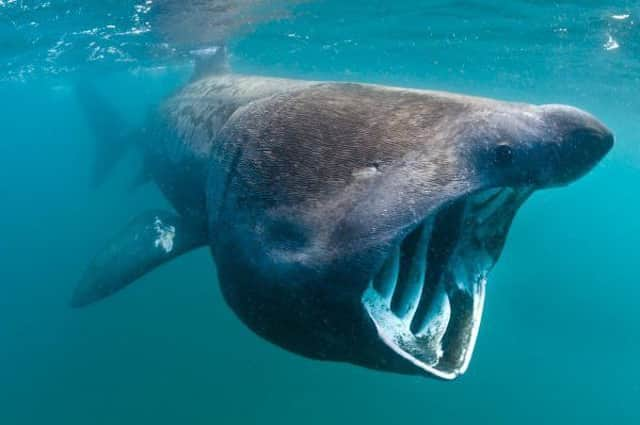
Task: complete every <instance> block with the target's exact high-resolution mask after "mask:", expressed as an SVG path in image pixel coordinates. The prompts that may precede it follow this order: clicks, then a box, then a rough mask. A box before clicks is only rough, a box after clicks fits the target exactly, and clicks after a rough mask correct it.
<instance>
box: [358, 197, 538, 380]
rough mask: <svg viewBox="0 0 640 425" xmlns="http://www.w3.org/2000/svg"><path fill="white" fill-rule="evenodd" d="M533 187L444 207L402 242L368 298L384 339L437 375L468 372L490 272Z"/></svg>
mask: <svg viewBox="0 0 640 425" xmlns="http://www.w3.org/2000/svg"><path fill="white" fill-rule="evenodd" d="M531 192H532V190H531V189H530V188H517V189H514V188H494V189H488V190H484V191H480V192H476V193H474V194H472V195H469V196H466V197H463V198H461V199H458V200H456V201H454V202H451V203H449V204H447V205H445V206H443V207H441V208H439V209H438V210H437V211H436V212H434V213H433V214H431V215H430V216H428V217H427V218H426V219H425V220H423V221H422V222H421V223H420V224H419V225H418V226H417V227H416V228H415V229H414V230H413V231H412V232H411V233H409V235H407V236H406V237H405V238H404V239H403V240H402V242H401V243H400V244H399V246H397V247H396V248H395V249H394V251H393V252H392V253H391V255H390V256H389V257H388V258H387V260H386V261H385V263H384V264H383V265H382V267H381V268H380V270H379V271H378V272H377V273H376V275H375V276H374V278H373V279H372V280H371V282H370V284H369V287H368V288H367V290H366V291H365V292H364V294H363V296H362V303H363V305H364V307H365V309H366V311H367V313H368V314H369V316H370V317H371V319H372V320H373V322H374V324H375V326H376V328H377V330H378V334H379V336H380V338H381V339H382V340H383V341H384V342H385V344H387V345H388V346H389V347H390V348H391V349H393V350H394V351H395V352H396V353H398V354H399V355H400V356H402V357H403V358H405V359H407V360H408V361H410V362H411V363H413V364H414V365H415V366H417V367H418V368H420V369H422V370H424V371H425V372H427V373H430V374H433V375H435V376H437V377H439V378H443V379H454V378H456V377H457V376H459V375H461V374H463V373H464V372H465V371H466V370H467V368H468V366H469V362H470V361H471V356H472V354H473V349H474V346H475V342H476V338H477V336H478V329H479V327H480V321H481V318H482V309H483V306H484V295H485V285H486V279H487V274H488V273H489V271H490V270H491V268H492V267H493V266H494V264H495V262H496V261H497V259H498V257H499V255H500V252H501V250H502V247H503V245H504V241H505V239H506V236H507V233H508V230H509V227H510V225H511V221H512V220H513V217H514V215H515V213H516V211H517V209H518V208H519V207H520V205H522V203H523V202H524V201H525V200H526V199H527V197H528V196H529V195H530V194H531Z"/></svg>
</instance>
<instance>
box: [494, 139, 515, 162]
mask: <svg viewBox="0 0 640 425" xmlns="http://www.w3.org/2000/svg"><path fill="white" fill-rule="evenodd" d="M494 155H495V157H494V161H495V163H496V165H497V166H499V167H506V166H509V165H511V164H512V163H513V150H512V149H511V147H510V146H509V145H505V144H501V145H498V146H496V148H495V150H494Z"/></svg>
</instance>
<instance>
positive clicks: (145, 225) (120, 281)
mask: <svg viewBox="0 0 640 425" xmlns="http://www.w3.org/2000/svg"><path fill="white" fill-rule="evenodd" d="M206 241H207V232H206V229H204V228H203V226H202V225H200V224H196V223H194V222H193V221H192V220H189V219H185V218H184V217H181V216H178V215H175V214H173V213H169V212H165V211H148V212H145V213H144V214H142V215H140V216H138V217H137V218H135V219H134V220H133V221H132V222H131V223H129V225H128V226H127V227H126V228H125V229H124V230H123V231H122V232H120V234H118V235H117V236H116V237H115V238H114V239H112V240H111V241H110V242H109V243H108V244H107V245H106V246H105V247H104V248H103V249H102V251H100V252H99V253H98V255H96V257H95V258H94V259H93V261H92V262H91V264H90V265H89V268H88V269H87V270H86V271H85V273H84V275H83V276H82V278H81V280H80V282H79V283H78V286H77V287H76V289H75V291H74V293H73V298H72V300H71V305H72V306H73V307H83V306H86V305H88V304H91V303H93V302H96V301H99V300H101V299H103V298H106V297H108V296H109V295H111V294H113V293H115V292H117V291H119V290H121V289H122V288H124V287H125V286H127V285H129V284H130V283H132V282H133V281H135V280H136V279H138V278H139V277H141V276H143V275H144V274H146V273H147V272H149V271H150V270H153V269H154V268H156V267H157V266H159V265H161V264H163V263H166V262H167V261H170V260H172V259H173V258H175V257H177V256H179V255H182V254H184V253H185V252H188V251H191V250H193V249H195V248H197V247H200V246H203V245H205V244H206Z"/></svg>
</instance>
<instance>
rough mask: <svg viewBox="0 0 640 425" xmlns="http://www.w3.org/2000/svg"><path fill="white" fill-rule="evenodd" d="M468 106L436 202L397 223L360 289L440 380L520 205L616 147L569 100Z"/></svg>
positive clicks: (475, 316)
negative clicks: (374, 269)
mask: <svg viewBox="0 0 640 425" xmlns="http://www.w3.org/2000/svg"><path fill="white" fill-rule="evenodd" d="M469 107H470V110H468V111H467V113H466V114H465V117H464V118H462V119H461V120H460V121H458V123H457V125H456V126H455V128H456V135H455V137H452V138H451V139H450V140H452V141H455V142H453V143H452V145H453V146H454V147H453V153H449V155H452V156H453V157H455V158H456V159H455V161H452V162H446V163H447V164H455V166H454V168H453V169H451V168H449V167H444V168H445V169H446V172H445V173H446V175H447V176H448V180H447V181H445V182H443V185H442V186H441V187H439V188H438V189H437V190H436V192H438V195H437V196H435V198H437V199H438V200H437V201H436V202H433V203H432V204H431V205H430V207H429V208H428V209H426V210H424V212H422V213H421V214H422V215H420V213H419V214H418V217H417V218H418V219H417V220H415V221H408V223H410V224H409V225H408V226H407V227H406V228H405V229H403V230H402V231H400V230H399V231H398V233H397V235H398V237H397V238H395V239H393V243H390V244H389V246H388V248H387V252H388V254H387V255H386V258H385V261H384V262H383V263H382V265H381V266H380V267H379V269H378V270H377V272H376V273H374V275H373V277H372V278H371V281H370V285H369V287H368V289H367V290H366V291H365V293H364V295H363V297H362V304H363V306H364V308H365V309H366V311H367V313H368V315H369V317H370V318H371V320H372V321H373V323H374V324H375V327H376V329H377V332H378V335H379V337H380V338H381V339H382V340H383V341H384V342H385V344H386V345H387V346H388V347H390V348H391V349H392V350H393V351H394V352H395V353H397V354H398V355H399V356H401V357H403V358H404V359H406V360H407V361H408V362H410V363H412V364H413V365H415V366H417V367H418V368H419V369H421V370H423V371H425V372H427V373H429V374H431V375H434V376H436V377H439V378H444V379H453V378H455V377H457V376H459V375H461V374H463V373H464V372H465V371H466V369H467V367H468V365H469V361H470V360H471V356H472V354H473V349H474V345H475V341H476V337H477V335H478V329H479V326H480V320H481V318H482V310H483V305H484V296H485V285H486V281H487V275H488V273H489V271H490V270H491V269H492V268H493V266H494V265H495V263H496V261H497V260H498V258H499V256H500V253H501V251H502V248H503V246H504V243H505V239H506V237H507V233H508V230H509V227H510V225H511V222H512V220H513V217H514V215H515V213H516V211H517V210H518V208H519V207H520V206H521V205H522V203H523V202H524V201H525V200H526V199H527V198H528V197H529V195H530V194H531V193H532V192H533V191H535V190H538V189H544V188H549V187H555V186H562V185H566V184H568V183H570V182H572V181H574V180H575V179H577V178H579V177H580V176H582V175H584V174H585V173H587V172H588V171H589V170H590V169H591V168H592V167H593V166H594V165H596V164H597V163H598V162H599V161H600V159H602V158H603V156H604V155H605V154H606V153H607V152H608V151H609V150H610V149H611V147H612V145H613V136H612V134H611V132H610V131H609V130H608V129H607V128H606V127H604V126H603V125H602V124H601V123H600V122H599V121H597V120H596V119H595V118H594V117H592V116H591V115H589V114H587V113H585V112H583V111H581V110H578V109H575V108H572V107H568V106H561V105H543V106H529V105H520V104H508V103H502V104H498V103H493V102H490V103H485V102H478V103H476V102H473V101H472V102H470V104H469ZM452 182H454V183H453V184H452ZM442 194H445V195H444V196H442Z"/></svg>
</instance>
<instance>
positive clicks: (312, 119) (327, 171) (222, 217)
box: [72, 50, 613, 379]
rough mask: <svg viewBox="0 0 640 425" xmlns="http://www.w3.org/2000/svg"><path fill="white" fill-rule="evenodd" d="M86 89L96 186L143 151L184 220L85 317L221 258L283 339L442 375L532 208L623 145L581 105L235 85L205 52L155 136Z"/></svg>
mask: <svg viewBox="0 0 640 425" xmlns="http://www.w3.org/2000/svg"><path fill="white" fill-rule="evenodd" d="M79 94H80V95H81V99H83V103H84V104H85V105H86V106H87V110H88V113H89V117H90V119H91V120H92V121H93V123H94V125H95V126H96V128H97V134H99V135H100V137H99V142H100V148H99V149H98V153H99V158H98V159H99V161H98V163H97V169H96V170H97V171H96V181H97V182H100V181H102V180H104V178H105V177H106V176H107V174H108V172H109V170H110V169H111V168H112V166H113V163H114V162H115V161H117V159H118V158H120V157H121V156H122V153H123V151H124V150H125V149H127V148H128V147H129V146H132V145H136V146H139V147H140V148H141V149H142V151H143V152H144V156H145V169H144V174H143V177H144V178H150V179H152V180H153V181H154V182H155V183H156V184H157V185H158V186H159V187H160V189H161V190H162V192H163V193H164V194H165V196H166V197H167V198H168V199H169V200H170V201H171V203H172V205H173V206H174V208H175V210H176V212H177V213H169V212H163V211H151V212H147V213H145V214H143V215H141V216H140V217H138V218H136V219H135V220H134V221H132V222H131V224H130V225H129V226H128V227H127V228H126V229H124V230H123V231H122V232H121V233H120V234H118V236H117V237H115V238H114V239H113V240H112V241H111V242H110V243H109V244H108V245H107V246H106V247H105V248H104V249H103V250H102V251H101V252H100V253H99V254H98V256H97V257H96V258H95V259H94V261H93V263H92V264H91V265H90V267H89V269H88V270H87V271H86V273H85V274H84V276H83V278H82V280H81V282H80V284H79V286H78V287H77V289H76V291H75V293H74V296H73V301H72V304H73V305H74V306H76V307H80V306H84V305H87V304H90V303H92V302H95V301H97V300H100V299H102V298H104V297H106V296H108V295H110V294H112V293H114V292H116V291H118V290H120V289H122V288H124V287H125V286H126V285H128V284H130V283H132V282H133V281H134V280H135V279H137V278H138V277H140V276H142V275H143V274H145V273H146V272H148V271H149V270H151V269H153V268H155V267H156V266H158V265H160V264H162V263H165V262H167V261H169V260H171V259H172V258H174V257H176V256H178V255H181V254H183V253H185V252H188V251H190V250H192V249H194V248H197V247H200V246H209V247H210V248H211V252H212V255H213V257H214V259H215V261H216V264H217V269H218V274H219V281H220V284H221V286H222V291H223V294H224V296H225V298H226V301H227V303H228V304H229V305H230V306H231V308H233V310H234V311H235V312H236V313H237V315H238V316H239V317H240V318H241V319H242V320H243V321H244V322H245V323H246V324H247V325H248V326H249V327H250V328H251V329H252V330H254V331H255V332H256V333H258V334H259V335H261V336H263V337H264V338H266V339H268V340H269V341H272V342H274V343H276V344H278V345H280V346H282V347H284V348H286V349H289V350H291V351H294V352H296V353H299V354H302V355H305V356H308V357H311V358H316V359H323V360H334V361H346V362H351V363H355V364H359V365H363V366H366V367H370V368H375V369H381V370H387V371H393V372H400V373H414V374H428V375H431V376H435V377H439V378H444V379H453V378H455V377H456V376H458V375H460V374H462V373H464V372H465V370H466V369H467V367H468V364H469V361H470V359H471V355H472V353H473V347H474V344H475V340H476V337H477V332H478V328H479V325H480V319H481V316H482V308H483V303H484V289H485V284H486V276H487V274H488V273H489V271H490V270H491V268H492V267H493V266H494V264H495V263H496V261H497V260H498V257H499V255H500V252H501V250H502V247H503V245H504V242H505V239H506V236H507V233H508V230H509V227H510V224H511V221H512V219H513V217H514V215H515V213H516V211H517V209H518V208H519V207H520V205H522V203H523V202H524V201H525V200H526V198H527V197H528V196H529V195H530V194H531V193H532V192H533V191H534V190H537V189H543V188H548V187H554V186H561V185H565V184H568V183H570V182H572V181H573V180H575V179H577V178H579V177H580V176H582V175H583V174H585V173H587V172H588V171H589V170H590V169H591V168H592V167H593V166H594V165H595V164H596V163H597V162H598V161H599V160H600V159H601V158H602V157H603V156H604V155H605V154H606V153H607V152H608V151H609V149H610V148H611V146H612V144H613V137H612V135H611V133H610V132H609V131H608V130H607V129H606V127H604V126H603V125H602V124H601V123H600V122H598V121H597V120H596V119H595V118H594V117H592V116H591V115H589V114H587V113H585V112H583V111H580V110H578V109H575V108H571V107H568V106H561V105H542V106H533V105H526V104H517V103H508V102H500V101H496V100H491V99H482V98H476V97H468V96H462V95H456V94H450V93H443V92H433V91H422V90H412V89H401V88H391V87H383V86H376V85H367V84H351V83H333V82H312V81H296V80H285V79H276V78H262V77H254V76H242V75H234V74H231V73H229V72H228V68H227V66H226V61H225V58H224V51H223V50H218V51H217V52H216V53H211V52H209V53H203V57H202V58H201V65H200V67H199V69H197V71H196V74H195V77H194V79H193V80H192V81H191V82H190V83H189V84H188V85H187V86H186V87H184V88H183V89H182V90H181V91H180V92H179V93H177V94H176V95H174V96H173V97H171V98H170V99H168V100H167V101H166V102H165V103H164V104H163V105H162V106H161V107H160V108H159V111H158V114H157V115H156V116H155V117H154V118H153V119H152V120H151V122H150V123H149V125H148V126H147V130H145V131H140V132H135V133H132V134H129V135H128V136H127V135H123V134H118V132H117V130H116V131H115V132H114V131H111V132H110V131H108V128H114V129H117V128H118V124H117V122H115V120H116V119H117V118H115V114H114V113H113V112H109V109H108V107H107V106H106V105H103V104H102V102H100V100H99V99H97V98H96V97H95V96H94V95H92V94H91V91H90V90H89V89H85V88H81V89H80V90H79ZM109 121H114V122H109Z"/></svg>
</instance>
